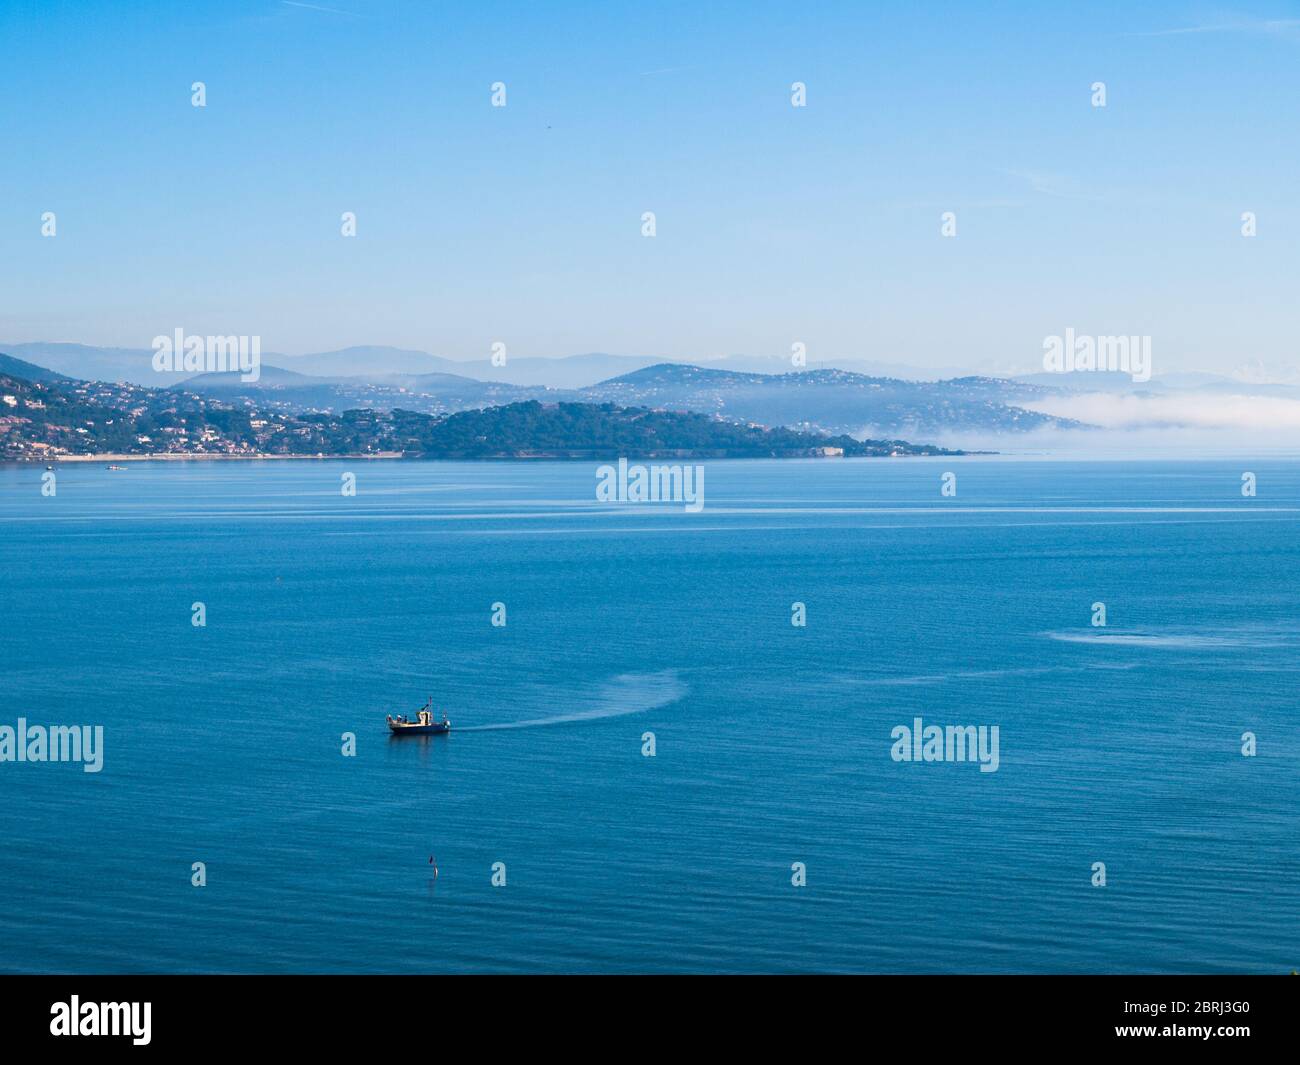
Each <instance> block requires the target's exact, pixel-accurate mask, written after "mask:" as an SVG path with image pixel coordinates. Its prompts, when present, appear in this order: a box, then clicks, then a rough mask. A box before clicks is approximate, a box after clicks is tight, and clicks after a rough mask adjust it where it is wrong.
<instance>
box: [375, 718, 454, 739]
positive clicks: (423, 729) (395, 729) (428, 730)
mask: <svg viewBox="0 0 1300 1065" xmlns="http://www.w3.org/2000/svg"><path fill="white" fill-rule="evenodd" d="M388 728H389V731H390V732H392V734H393V735H394V736H430V735H433V734H434V733H436V732H450V731H451V725H444V724H442V723H441V722H438V723H436V724H433V725H401V724H398V723H397V722H395V721H390V722H389V723H388Z"/></svg>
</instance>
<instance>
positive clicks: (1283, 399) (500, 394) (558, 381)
mask: <svg viewBox="0 0 1300 1065" xmlns="http://www.w3.org/2000/svg"><path fill="white" fill-rule="evenodd" d="M9 354H10V356H11V357H15V356H16V357H17V360H18V361H19V362H21V363H23V364H25V365H26V366H27V367H28V369H27V371H26V374H27V376H29V377H31V375H33V374H36V373H42V374H63V375H65V376H67V377H70V378H76V379H90V378H93V379H96V380H113V381H127V382H133V383H140V384H144V385H147V386H153V387H158V386H169V387H173V388H175V389H176V390H178V391H185V392H188V393H191V394H195V395H203V396H211V397H220V398H221V399H223V400H224V401H227V402H231V403H238V404H242V405H244V406H247V407H256V408H257V409H262V410H274V411H279V412H281V413H284V414H302V413H322V414H335V413H339V412H342V411H345V410H350V409H370V410H396V409H404V410H412V411H417V412H420V413H424V414H433V415H441V414H449V413H454V412H456V411H464V410H478V409H484V408H488V407H496V406H503V405H507V404H511V403H521V402H528V401H530V400H539V401H541V402H545V403H556V402H566V403H615V404H618V405H620V406H644V407H650V408H659V409H665V410H677V411H691V412H697V413H703V414H709V415H718V416H721V417H724V418H727V419H730V420H733V421H739V422H749V423H754V424H756V425H763V426H769V427H774V426H785V427H789V428H794V429H798V430H802V431H809V432H824V433H830V434H833V435H852V436H857V437H868V436H885V437H891V438H892V437H902V438H905V439H929V440H938V441H950V442H956V443H959V444H965V445H970V444H976V445H977V446H979V445H980V443H981V442H983V441H988V442H990V443H991V444H992V445H993V446H997V445H996V442H995V441H996V439H997V438H999V437H1004V436H1025V435H1026V434H1031V433H1032V434H1043V433H1048V434H1051V433H1057V432H1059V431H1062V430H1070V431H1073V430H1087V429H1093V428H1097V427H1099V426H1100V427H1107V428H1114V429H1133V428H1159V429H1171V428H1173V429H1177V428H1196V429H1205V428H1210V429H1213V428H1226V429H1231V430H1236V429H1238V428H1241V429H1249V430H1254V429H1258V428H1260V427H1261V426H1265V427H1267V428H1268V429H1270V430H1274V429H1276V430H1280V431H1289V432H1293V433H1300V388H1297V387H1294V386H1290V385H1283V384H1247V383H1243V382H1240V381H1235V380H1233V379H1231V378H1228V377H1223V376H1219V375H1214V374H1203V373H1194V374H1176V375H1167V376H1163V377H1160V376H1157V377H1155V378H1153V379H1152V380H1150V381H1148V382H1144V383H1134V382H1133V381H1132V380H1131V379H1130V378H1129V377H1128V376H1127V375H1125V374H1116V373H1073V374H1046V373H1043V374H1031V375H1025V376H1022V377H1015V378H1000V377H981V376H965V377H953V378H948V379H945V380H939V381H924V380H910V379H906V378H903V377H898V376H892V375H887V374H882V375H877V374H865V373H859V372H857V371H855V370H851V369H841V368H833V369H828V368H810V369H802V370H799V371H793V372H792V371H791V370H790V369H789V367H788V366H787V365H786V363H785V360H778V359H767V360H764V359H742V358H737V359H734V360H724V361H726V363H727V368H719V367H717V366H710V365H692V364H689V363H679V362H664V361H655V360H650V359H646V358H642V357H640V356H616V355H601V354H592V355H576V356H573V357H571V358H567V359H524V358H519V359H509V360H508V362H507V366H506V367H504V368H503V367H494V366H492V365H491V363H490V362H489V361H488V360H480V361H478V362H456V361H454V360H451V359H442V358H438V357H435V356H432V355H429V354H427V353H426V352H421V351H410V350H404V349H398V348H380V347H368V348H347V349H344V350H341V351H335V352H323V353H320V354H317V355H303V356H284V355H280V356H276V355H270V354H264V356H263V359H262V366H261V377H260V379H259V380H258V381H256V382H244V381H242V380H240V378H239V375H238V374H199V375H187V374H185V373H176V374H170V375H166V374H159V373H156V372H155V371H154V370H153V367H152V362H151V360H152V353H151V352H148V351H128V350H125V349H114V348H88V347H84V346H82V345H75V344H22V345H17V346H16V347H15V349H14V350H12V351H11V352H10V353H9ZM745 365H758V366H761V367H762V368H761V369H736V368H734V367H741V366H745ZM87 366H88V367H90V372H88V371H87V370H85V369H83V368H84V367H87ZM359 370H364V372H358V371H359ZM307 371H311V372H307ZM471 371H473V372H472V373H471ZM609 371H613V372H609ZM601 374H605V376H595V379H593V376H594V375H601ZM16 375H17V376H24V375H23V374H22V373H16ZM506 375H509V376H511V377H513V378H514V379H513V380H507V379H503V377H504V376H506ZM33 379H34V378H33Z"/></svg>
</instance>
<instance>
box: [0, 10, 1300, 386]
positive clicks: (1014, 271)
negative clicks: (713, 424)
mask: <svg viewBox="0 0 1300 1065" xmlns="http://www.w3.org/2000/svg"><path fill="white" fill-rule="evenodd" d="M0 40H2V41H3V42H4V51H3V56H2V60H3V61H2V62H0V134H2V135H3V139H4V144H5V149H6V151H5V156H6V165H5V166H3V167H0V249H2V250H3V255H2V256H0V293H3V295H2V296H0V340H8V341H14V342H18V341H27V340H63V341H80V342H83V343H91V344H105V345H120V346H128V347H148V346H149V342H150V340H151V339H152V338H153V337H154V336H155V335H157V334H160V333H170V332H171V331H173V330H174V329H175V328H177V327H181V328H185V329H187V330H189V331H190V332H196V333H207V332H217V333H242V334H257V335H260V336H261V337H262V342H263V347H264V349H265V350H270V351H283V352H290V353H300V352H306V351H314V350H326V349H332V348H338V347H343V346H347V345H351V344H363V343H365V344H393V345H398V346H403V347H412V348H421V349H424V350H429V351H433V352H435V353H438V354H442V355H446V356H450V357H453V358H482V357H486V355H487V354H488V353H489V350H490V346H491V344H492V343H493V342H494V341H502V342H504V343H506V344H507V347H508V349H509V351H510V353H511V354H512V355H566V354H572V353H577V352H584V351H608V352H617V353H627V354H656V355H664V356H668V357H677V358H687V357H701V358H703V357H716V356H721V355H726V354H731V353H748V354H772V355H778V354H786V353H788V352H789V350H790V345H791V343H792V342H794V341H802V342H803V343H805V344H806V345H807V346H808V351H809V357H810V359H811V360H816V359H819V358H839V359H844V358H862V359H875V360H887V361H895V362H905V363H909V364H913V365H916V366H918V367H929V366H954V365H963V366H979V367H982V368H996V367H998V366H1005V367H1007V368H1032V367H1033V366H1034V365H1035V364H1036V363H1037V362H1038V361H1039V360H1040V359H1041V351H1042V341H1043V338H1044V336H1046V335H1050V334H1056V333H1060V332H1062V331H1063V330H1064V329H1065V328H1066V327H1072V328H1074V329H1075V330H1076V331H1077V332H1080V333H1086V332H1091V333H1094V334H1145V335H1150V336H1151V337H1152V338H1153V353H1154V358H1155V361H1156V369H1157V372H1162V371H1163V372H1168V371H1171V370H1179V369H1193V368H1198V369H1211V370H1220V371H1222V372H1229V371H1231V370H1232V369H1233V368H1235V367H1237V366H1239V365H1240V364H1242V363H1247V362H1250V361H1252V360H1256V359H1258V360H1263V361H1265V362H1268V363H1273V364H1277V363H1291V364H1294V363H1295V362H1297V361H1300V360H1297V343H1296V339H1295V335H1296V328H1295V323H1296V314H1295V304H1296V271H1295V269H1294V263H1295V259H1296V254H1297V250H1298V249H1300V211H1297V208H1296V196H1297V192H1300V136H1298V135H1297V134H1298V133H1300V122H1298V121H1297V119H1298V118H1300V115H1298V113H1297V112H1298V111H1300V5H1296V4H1271V5H1263V6H1255V7H1251V8H1236V9H1223V8H1211V7H1201V6H1197V5H1188V4H1143V5H1132V4H1083V5H1073V4H1071V5H1057V4H1046V3H1043V4H996V5H983V4H981V5H975V4H967V3H952V4H944V5H939V4H924V3H921V4H897V5H875V4H862V3H842V4H840V3H833V4H816V3H812V4H790V3H788V2H783V3H770V4H765V3H743V4H741V3H737V4H728V3H722V4H716V3H711V4H708V5H704V4H700V3H698V2H696V3H683V4H643V3H638V4H621V3H603V4H602V3H591V4H568V3H560V2H555V3H547V4H527V3H518V4H499V3H491V2H483V3H474V4H463V5H462V4H433V3H415V2H399V0H377V2H373V3H363V2H361V0H337V2H327V3H322V4H317V5H312V4H308V3H306V2H305V0H304V2H302V3H296V4H290V3H286V2H283V0H277V2H272V0H240V2H231V3H224V4H215V3H214V4H181V3H174V4H173V3H161V2H159V3H142V2H135V3H132V2H117V3H97V2H85V3H50V2H43V3H39V4H37V3H14V2H13V0H0ZM194 81H203V82H205V83H206V86H207V93H208V105H207V107H206V108H203V109H198V108H194V107H192V106H191V105H190V85H191V83H192V82H194ZM496 81H502V82H505V83H506V86H507V94H508V96H507V99H508V104H507V106H506V107H505V108H493V107H491V106H490V86H491V85H492V83H493V82H496ZM794 81H802V82H805V83H806V84H807V93H808V106H807V107H806V108H801V109H797V108H793V107H791V106H790V85H791V83H792V82H794ZM1094 81H1104V82H1105V83H1106V86H1107V98H1108V106H1107V107H1106V108H1104V109H1099V108H1094V107H1092V106H1091V103H1090V95H1091V93H1090V85H1091V84H1092V83H1093V82H1094ZM949 210H950V211H954V212H956V214H957V227H958V232H957V236H956V237H955V238H953V239H944V238H942V237H941V236H940V235H939V224H940V215H941V213H942V212H944V211H949ZM1247 210H1249V211H1254V212H1256V213H1257V215H1258V218H1259V222H1258V225H1259V236H1257V237H1255V238H1253V239H1245V238H1243V237H1242V236H1241V235H1240V221H1239V218H1240V215H1241V212H1242V211H1247ZM45 211H54V212H56V214H57V218H58V236H57V237H55V238H53V239H49V238H43V237H42V236H41V235H40V217H41V214H42V212H45ZM344 211H354V212H355V213H356V214H357V216H358V236H357V237H356V238H355V239H347V238H343V237H341V236H340V235H339V224H340V223H339V216H340V214H341V213H342V212H344ZM644 211H654V212H655V214H656V217H657V224H658V233H657V236H655V237H654V238H653V239H647V238H644V237H642V236H641V233H640V217H641V214H642V212H644Z"/></svg>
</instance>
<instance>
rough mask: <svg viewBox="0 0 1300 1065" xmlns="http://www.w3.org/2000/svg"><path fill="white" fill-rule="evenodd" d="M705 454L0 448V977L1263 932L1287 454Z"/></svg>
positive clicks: (1250, 955)
mask: <svg viewBox="0 0 1300 1065" xmlns="http://www.w3.org/2000/svg"><path fill="white" fill-rule="evenodd" d="M705 469H706V483H705V506H704V509H703V511H702V512H700V513H696V514H692V513H687V512H685V510H684V509H683V507H682V506H680V505H675V506H674V505H652V504H623V505H611V504H601V503H598V502H596V499H595V493H594V487H595V482H596V477H595V464H592V463H543V462H538V463H442V462H430V463H419V462H370V463H363V462H346V461H344V462H333V461H320V462H316V461H302V462H292V461H283V462H274V461H267V462H249V463H244V462H206V463H204V462H186V463H131V464H130V466H129V468H128V469H126V470H124V471H121V472H114V471H109V470H107V469H106V468H105V467H104V466H103V465H102V464H99V463H95V464H85V465H72V464H69V465H66V466H63V467H61V468H60V469H59V470H58V471H57V482H56V483H57V495H55V496H53V497H49V496H43V495H42V493H41V479H42V476H43V473H44V471H43V470H41V469H39V468H36V467H30V466H28V467H17V466H8V467H3V468H0V669H2V673H0V676H2V677H3V684H2V685H0V725H9V726H16V724H17V720H18V718H20V717H23V718H26V719H27V720H28V722H29V723H31V724H44V725H56V724H86V725H102V726H103V729H104V749H103V768H102V771H101V772H98V773H86V772H84V771H83V769H82V767H81V766H79V765H76V764H66V763H62V764H50V763H44V764H42V763H31V762H22V763H18V762H5V763H0V970H4V971H10V972H14V971H16V972H34V971H35V972H156V971H165V972H239V973H249V972H254V973H260V972H293V973H300V972H397V973H412V972H584V973H585V972H596V973H605V972H610V973H614V972H682V971H685V972H810V971H811V972H887V973H919V972H926V973H930V972H940V973H953V972H961V973H967V972H981V973H982V972H1043V973H1054V972H1096V973H1101V972H1171V971H1196V972H1252V973H1275V972H1284V971H1290V970H1291V969H1292V968H1294V967H1296V966H1297V965H1300V846H1298V844H1300V791H1298V789H1297V783H1298V782H1300V773H1298V770H1300V710H1298V708H1297V707H1298V694H1297V685H1296V681H1297V677H1298V672H1300V465H1297V463H1296V462H1295V461H1292V460H1287V459H1282V458H1273V459H1269V460H1257V461H1253V462H1247V463H1243V462H1240V461H1235V460H1211V459H1206V460H1198V461H1127V462H1088V461H1061V460H1053V459H1042V458H1039V459H1030V458H1024V459H1007V458H993V457H988V458H976V457H971V458H961V459H957V458H946V459H935V460H928V459H926V460H921V459H917V460H912V459H908V460H821V461H818V460H810V461H773V462H762V461H750V462H742V461H736V462H723V461H716V462H708V463H706V464H705ZM1243 471H1250V472H1253V473H1254V474H1255V475H1256V477H1257V479H1258V494H1257V495H1256V496H1254V497H1244V496H1243V495H1242V493H1241V475H1242V473H1243ZM349 472H350V473H354V474H355V475H356V495H355V496H345V495H343V494H342V492H341V484H342V480H343V475H344V474H345V473H349ZM945 472H953V473H955V474H956V489H957V494H956V495H955V496H951V497H945V496H942V495H941V494H940V486H941V476H942V474H944V473H945ZM196 603H202V604H203V609H204V612H205V620H206V624H205V625H204V626H201V627H200V626H196V625H194V624H193V623H192V619H193V617H194V604H196ZM796 603H802V604H803V605H804V610H805V612H806V625H805V626H802V627H800V626H796V625H794V624H792V617H793V616H794V611H795V608H794V607H793V604H796ZM1095 603H1104V604H1105V611H1106V625H1105V626H1104V627H1102V626H1095V625H1093V624H1092V620H1093V617H1094V614H1095V609H1094V606H1093V604H1095ZM494 604H502V605H503V606H502V607H494ZM502 609H503V610H504V621H505V624H504V625H494V624H493V617H494V611H495V613H496V616H497V618H498V620H501V616H502ZM430 695H431V696H432V697H433V701H434V705H435V707H436V708H437V709H439V710H443V709H445V710H446V712H447V714H448V716H449V717H450V718H451V720H452V723H453V726H454V728H453V731H452V733H451V734H450V735H448V736H432V737H421V738H410V737H407V738H401V739H394V738H390V736H389V735H388V732H387V730H386V728H385V723H384V719H385V715H386V714H388V713H399V712H400V713H408V714H409V713H411V712H413V711H414V710H416V709H418V708H419V707H420V706H421V705H422V704H423V703H424V702H425V700H426V698H428V697H429V696H430ZM917 718H920V719H922V721H923V722H924V723H925V724H937V725H942V726H946V725H976V726H979V725H983V726H990V727H991V726H997V727H998V729H999V736H1000V742H999V764H998V768H997V771H996V772H981V771H980V767H979V766H978V765H977V764H974V763H971V762H965V763H961V762H901V761H896V760H895V759H894V758H893V757H892V756H891V748H893V747H894V742H893V740H892V739H891V734H892V731H893V730H894V729H895V728H896V727H897V726H902V725H905V726H908V727H909V728H910V727H911V726H912V725H913V723H914V721H915V720H916V719H917ZM348 733H351V734H353V735H354V736H355V755H354V756H346V755H345V754H344V753H343V748H344V746H345V742H346V741H345V734H348ZM647 733H649V734H652V738H653V746H654V753H653V756H648V755H647V754H646V753H643V752H644V751H646V750H647V749H648V745H649V742H650V740H649V739H648V738H647V737H646V734H647ZM1245 733H1252V734H1253V735H1254V737H1255V742H1256V745H1257V746H1256V753H1255V755H1254V756H1253V757H1248V756H1245V755H1243V753H1242V750H1243V744H1244V742H1245V741H1244V740H1243V735H1244V734H1245ZM431 857H432V858H433V859H434V860H435V862H436V868H437V876H436V878H435V876H434V874H433V869H434V865H431V864H430V858H431ZM195 863H203V867H202V868H203V870H204V871H205V876H206V883H205V884H204V885H203V886H201V887H196V886H194V884H193V882H192V878H193V877H194V876H195V873H194V868H195ZM800 863H801V864H800ZM1096 863H1103V864H1104V867H1105V878H1106V882H1105V886H1094V879H1095V878H1096V874H1095V872H1094V870H1095V869H1096ZM799 869H802V870H803V871H804V872H803V875H804V877H806V883H804V884H803V886H796V884H795V883H794V882H793V881H795V880H798V879H800V876H799V872H798V870H799ZM494 870H495V873H494ZM494 876H495V879H496V880H497V881H498V885H499V886H498V885H494V883H493V880H494ZM502 879H504V884H500V881H501V880H502Z"/></svg>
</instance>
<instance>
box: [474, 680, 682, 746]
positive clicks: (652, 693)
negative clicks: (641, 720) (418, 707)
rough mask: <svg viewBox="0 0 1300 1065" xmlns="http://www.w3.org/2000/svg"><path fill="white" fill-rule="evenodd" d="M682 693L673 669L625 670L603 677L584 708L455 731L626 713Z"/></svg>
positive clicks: (537, 725) (655, 706) (567, 721)
mask: <svg viewBox="0 0 1300 1065" xmlns="http://www.w3.org/2000/svg"><path fill="white" fill-rule="evenodd" d="M685 694H686V685H685V684H684V683H683V682H682V681H681V679H680V678H679V677H678V676H677V672H676V671H675V670H671V669H667V670H664V671H663V672H660V673H625V674H623V675H621V676H617V677H614V678H612V679H610V680H608V681H605V682H604V683H603V684H601V685H600V686H599V688H598V689H597V691H596V692H595V693H594V694H593V695H592V696H591V697H590V698H589V700H588V699H584V700H583V701H584V702H588V701H589V702H590V706H589V708H587V709H584V710H574V711H572V712H570V713H565V714H553V715H551V716H550V717H539V718H533V719H532V720H529V721H506V722H503V723H501V724H497V725H467V726H464V727H457V728H456V729H455V731H456V732H457V733H461V732H501V731H503V730H505V729H519V728H543V727H545V726H547V725H568V724H571V723H573V722H577V721H599V720H601V719H602V718H607V717H625V716H626V715H628V714H641V713H645V711H647V710H657V709H658V708H659V707H661V706H667V705H668V704H669V703H675V702H677V700H679V699H681V698H682V697H683V696H684V695H685Z"/></svg>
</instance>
